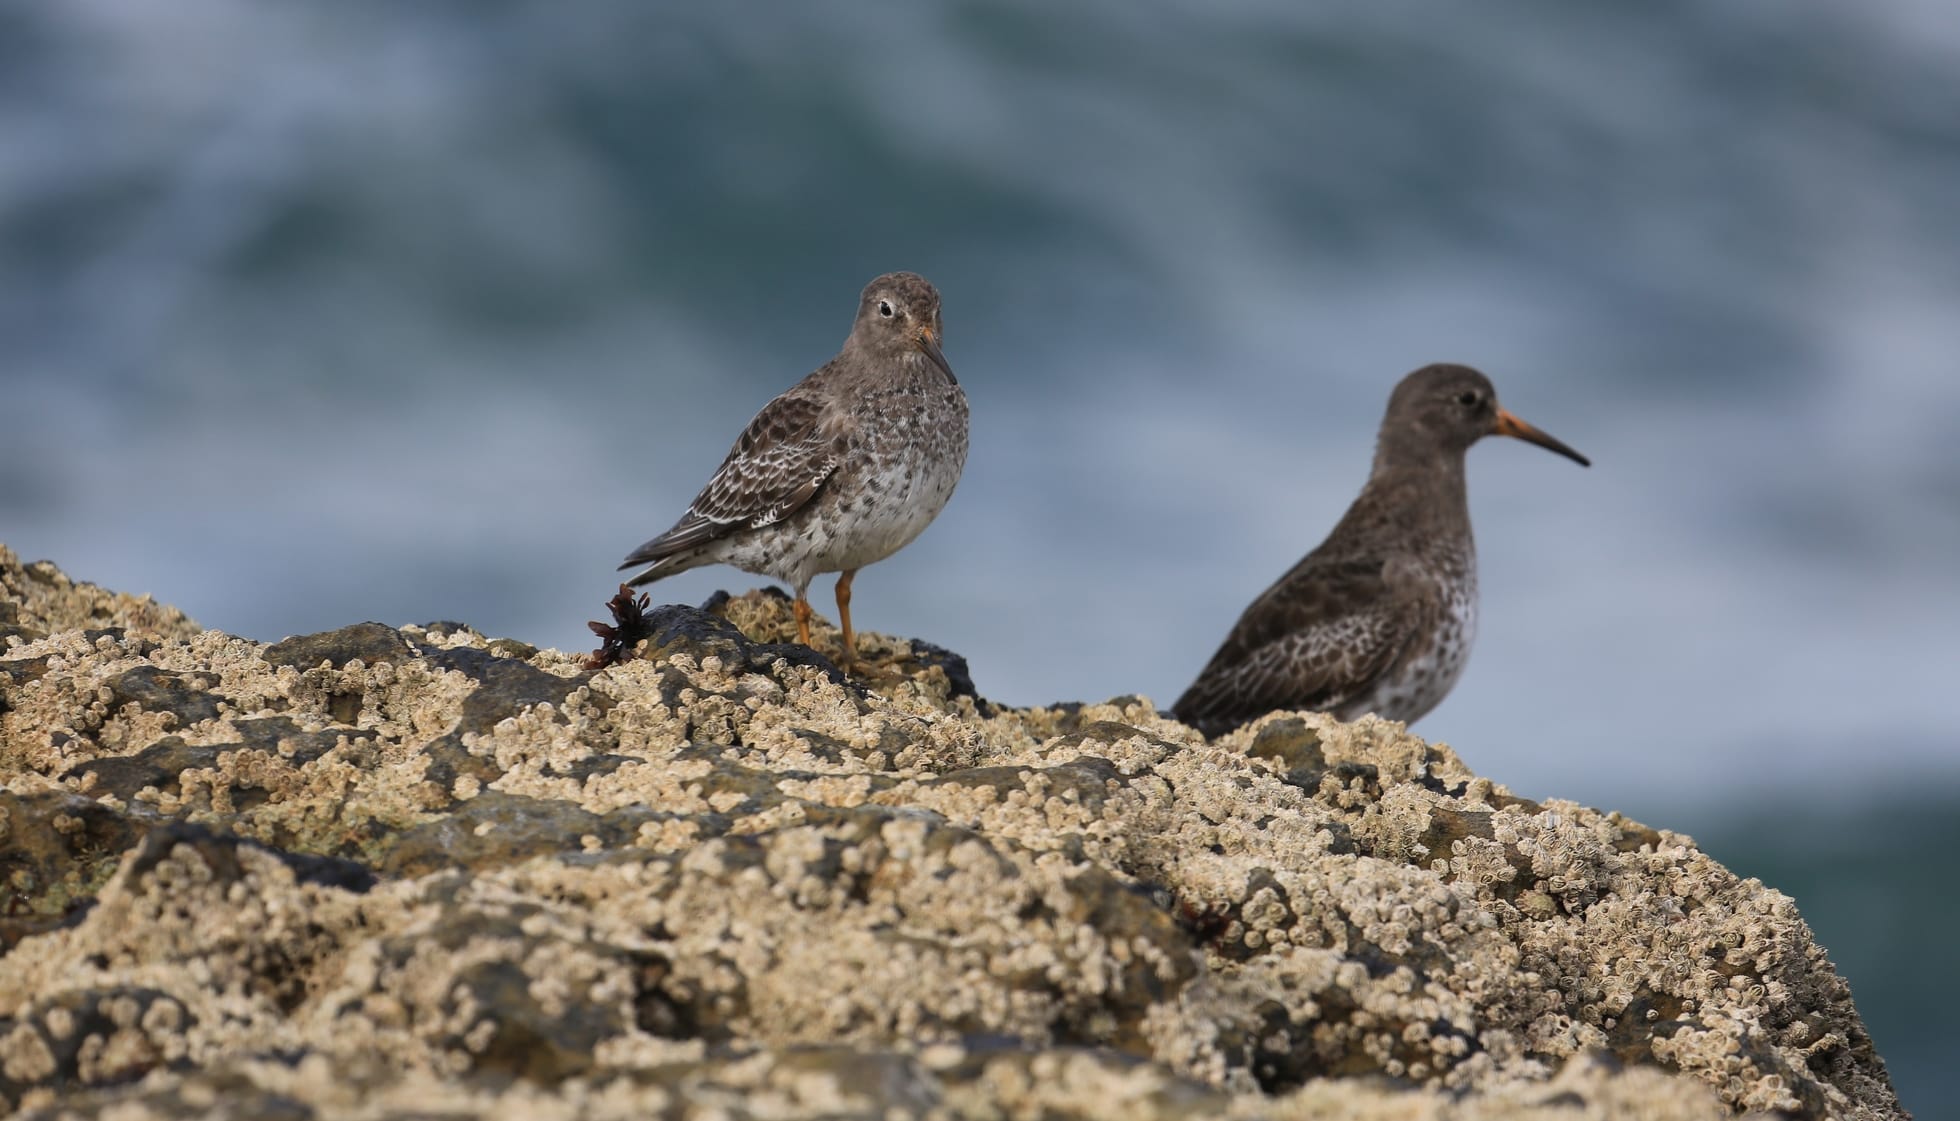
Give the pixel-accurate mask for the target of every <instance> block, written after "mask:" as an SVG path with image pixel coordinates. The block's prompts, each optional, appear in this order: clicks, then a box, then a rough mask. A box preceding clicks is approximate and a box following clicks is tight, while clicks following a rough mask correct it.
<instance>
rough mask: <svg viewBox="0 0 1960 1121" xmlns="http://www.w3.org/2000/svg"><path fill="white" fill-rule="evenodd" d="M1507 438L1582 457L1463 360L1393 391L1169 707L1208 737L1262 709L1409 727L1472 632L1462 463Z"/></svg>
mask: <svg viewBox="0 0 1960 1121" xmlns="http://www.w3.org/2000/svg"><path fill="white" fill-rule="evenodd" d="M1493 434H1495V435H1499V436H1515V437H1517V438H1518V439H1521V440H1528V441H1530V442H1531V443H1534V444H1537V445H1538V446H1539V447H1542V448H1548V449H1550V450H1552V451H1555V452H1557V453H1558V454H1560V455H1562V456H1565V457H1566V458H1568V459H1572V460H1576V461H1577V462H1578V463H1580V464H1581V465H1582V466H1588V467H1589V466H1591V462H1590V461H1589V460H1587V459H1586V457H1585V456H1582V455H1580V454H1579V453H1578V452H1576V451H1573V450H1572V449H1571V448H1569V447H1567V446H1565V445H1564V444H1562V443H1560V442H1559V441H1558V440H1556V439H1553V438H1552V437H1551V436H1549V435H1547V434H1545V433H1544V432H1541V431H1539V430H1538V429H1536V428H1534V427H1532V426H1531V425H1529V424H1526V423H1525V422H1524V421H1522V420H1519V419H1518V418H1517V417H1516V416H1513V415H1512V414H1511V413H1509V412H1507V411H1505V410H1504V409H1502V408H1500V407H1499V406H1498V404H1497V391H1496V390H1495V389H1494V388H1492V386H1491V384H1490V379H1488V378H1486V377H1484V375H1482V374H1480V373H1478V372H1477V371H1475V370H1472V369H1470V368H1469V367H1467V366H1450V365H1436V366H1424V367H1423V368H1422V369H1420V370H1417V371H1416V372H1414V373H1412V374H1410V375H1409V376H1407V377H1405V378H1403V379H1402V381H1401V382H1400V384H1398V385H1396V387H1395V391H1394V393H1392V394H1390V396H1389V399H1388V414H1387V415H1386V416H1385V417H1383V418H1382V426H1381V432H1380V434H1379V435H1378V436H1377V437H1376V442H1375V465H1374V470H1373V471H1372V472H1371V473H1370V474H1369V476H1368V482H1367V485H1366V486H1363V487H1362V488H1361V494H1360V496H1359V497H1357V498H1356V499H1355V500H1354V504H1353V505H1351V506H1349V507H1348V511H1347V513H1346V514H1345V515H1344V516H1343V517H1342V518H1341V520H1340V523H1339V524H1338V525H1336V526H1335V527H1334V531H1333V532H1332V533H1330V534H1328V535H1327V540H1325V541H1323V542H1321V543H1320V547H1319V548H1317V549H1315V550H1314V551H1313V552H1311V553H1308V554H1307V555H1306V557H1305V558H1304V559H1302V560H1301V561H1300V563H1298V564H1296V565H1294V566H1293V568H1292V569H1291V570H1290V571H1288V572H1287V574H1286V575H1284V576H1282V577H1280V578H1279V580H1278V582H1277V583H1275V584H1273V586H1272V587H1270V588H1267V589H1266V590H1265V592H1263V593H1262V594H1261V595H1260V596H1259V598H1258V599H1255V600H1253V601H1252V605H1251V606H1250V607H1247V608H1246V609H1245V613H1244V614H1243V615H1241V616H1239V621H1238V623H1237V625H1235V626H1234V627H1233V628H1232V632H1231V634H1229V635H1227V636H1226V638H1225V643H1224V645H1222V646H1220V647H1219V648H1218V653H1216V654H1214V655H1212V659H1211V661H1210V663H1209V664H1207V665H1206V666H1205V668H1204V670H1203V671H1202V672H1200V673H1199V674H1198V679H1197V680H1196V681H1194V682H1192V683H1191V687H1190V688H1189V689H1186V690H1185V691H1184V695H1183V696H1182V697H1179V698H1178V700H1177V704H1176V705H1174V706H1172V709H1171V711H1172V712H1173V713H1174V714H1175V715H1176V716H1177V718H1178V719H1179V720H1182V721H1183V722H1184V723H1186V724H1189V725H1191V726H1192V727H1195V728H1197V729H1199V730H1200V731H1202V732H1204V733H1205V734H1206V735H1217V734H1218V733H1220V732H1224V731H1229V730H1230V729H1232V728H1236V727H1238V726H1239V725H1240V724H1243V723H1245V722H1247V721H1249V720H1252V719H1254V718H1256V717H1259V716H1262V715H1264V714H1266V713H1268V712H1271V711H1273V710H1275V709H1311V710H1315V711H1319V712H1326V713H1330V714H1332V715H1333V716H1334V717H1336V718H1337V719H1341V720H1352V719H1354V718H1355V717H1357V716H1360V715H1362V714H1363V713H1369V712H1372V713H1375V714H1376V715H1378V716H1383V717H1386V718H1388V719H1391V720H1400V721H1404V722H1412V721H1414V720H1416V719H1417V718H1418V717H1420V716H1422V715H1423V714H1424V713H1427V712H1428V711H1429V710H1430V709H1432V708H1435V707H1436V705H1437V704H1438V703H1440V702H1441V701H1442V699H1443V698H1444V697H1445V696H1446V695H1448V693H1449V691H1450V687H1451V686H1452V685H1454V684H1456V679H1457V676H1458V675H1459V674H1461V673H1462V672H1463V665H1464V662H1465V661H1467V660H1468V658H1469V654H1470V642H1471V639H1472V637H1473V636H1474V635H1475V633H1476V629H1477V551H1476V545H1475V543H1474V542H1473V541H1472V539H1471V535H1470V507H1469V502H1468V499H1467V495H1466V492H1465V489H1464V478H1463V459H1464V453H1466V452H1468V451H1469V450H1470V445H1472V444H1474V443H1476V442H1477V441H1478V440H1480V439H1482V438H1483V437H1485V436H1488V435H1493Z"/></svg>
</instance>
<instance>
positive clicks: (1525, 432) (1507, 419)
mask: <svg viewBox="0 0 1960 1121" xmlns="http://www.w3.org/2000/svg"><path fill="white" fill-rule="evenodd" d="M1490 430H1491V431H1492V432H1495V433H1497V434H1498V435H1499V436H1516V437H1517V438H1518V439H1520V440H1525V441H1528V442H1530V443H1533V444H1537V445H1538V446H1539V447H1541V448H1544V449H1545V450H1547V451H1555V452H1557V453H1559V454H1560V455H1562V456H1564V457H1565V458H1567V459H1569V460H1571V461H1572V462H1574V463H1577V464H1578V465H1579V466H1581V467H1591V466H1592V460H1590V459H1587V458H1586V457H1585V456H1583V455H1580V454H1579V453H1578V452H1575V451H1573V450H1572V449H1571V448H1568V447H1566V446H1565V445H1564V444H1563V443H1562V442H1560V441H1559V439H1558V437H1556V436H1553V435H1552V434H1550V433H1549V432H1545V431H1542V430H1540V429H1537V428H1534V427H1532V426H1531V425H1529V424H1526V423H1525V422H1524V421H1521V420H1519V419H1518V418H1517V416H1516V415H1515V414H1513V413H1512V412H1510V411H1509V410H1506V409H1499V410H1497V419H1496V420H1495V421H1493V422H1492V423H1491V426H1490Z"/></svg>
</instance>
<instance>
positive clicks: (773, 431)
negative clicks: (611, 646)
mask: <svg viewBox="0 0 1960 1121" xmlns="http://www.w3.org/2000/svg"><path fill="white" fill-rule="evenodd" d="M828 428H829V426H828V425H827V424H826V423H825V410H824V407H823V404H822V403H821V402H819V401H816V400H813V399H811V398H809V397H804V396H800V395H798V394H797V392H796V390H794V389H792V390H790V391H789V392H788V393H785V394H783V395H782V396H780V397H778V398H776V399H775V400H773V401H771V402H769V403H768V404H767V405H764V406H763V407H762V411H761V412H759V413H757V414H756V415H755V419H754V420H751V421H749V426H748V428H746V429H744V430H743V432H742V435H741V438H739V439H737V440H736V441H735V446H734V447H732V448H730V449H729V450H728V457H727V458H726V459H723V460H722V461H721V466H720V467H719V468H718V469H716V471H715V473H714V475H713V477H711V478H710V479H709V480H708V483H707V485H706V486H704V487H702V488H701V493H700V494H697V495H695V496H694V501H693V502H690V503H688V507H687V513H685V514H683V515H681V519H680V520H679V521H677V522H675V523H674V525H673V528H671V529H669V530H668V531H667V532H665V533H663V534H661V535H660V536H658V537H656V538H654V539H653V540H651V541H649V542H647V543H646V544H644V545H641V546H640V547H639V548H637V549H635V550H633V552H632V555H630V556H628V557H627V558H626V560H625V562H624V563H622V564H621V565H620V566H619V567H621V568H631V567H632V566H634V565H636V564H645V563H647V562H648V561H657V560H659V559H661V558H662V557H668V556H673V555H674V554H676V553H680V552H683V551H685V550H688V549H692V548H695V547H697V546H700V545H705V544H707V543H708V542H710V541H713V540H715V539H716V538H719V537H724V536H726V535H728V534H730V533H733V532H735V531H737V530H740V529H753V528H759V527H761V526H765V525H769V524H771V523H773V522H779V521H781V520H783V519H784V518H787V517H789V516H790V515H791V514H794V513H795V512H796V511H798V510H800V509H802V508H803V507H804V506H805V505H807V504H808V503H809V501H810V499H812V498H814V497H815V496H816V494H817V492H818V491H819V490H821V489H823V485H824V483H825V482H827V481H828V480H829V479H830V476H831V475H832V474H833V473H835V472H836V470H837V463H838V455H837V450H836V446H835V445H836V441H835V438H834V435H833V434H832V433H831V432H830V431H829V430H828Z"/></svg>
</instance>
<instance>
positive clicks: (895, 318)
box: [851, 272, 959, 381]
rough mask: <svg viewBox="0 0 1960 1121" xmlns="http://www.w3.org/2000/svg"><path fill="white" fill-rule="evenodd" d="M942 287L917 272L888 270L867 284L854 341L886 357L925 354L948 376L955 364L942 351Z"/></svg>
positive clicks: (853, 337) (950, 374)
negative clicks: (940, 347) (940, 294)
mask: <svg viewBox="0 0 1960 1121" xmlns="http://www.w3.org/2000/svg"><path fill="white" fill-rule="evenodd" d="M940 338H941V334H940V325H939V291H938V289H936V288H934V287H933V286H932V284H931V282H929V281H928V280H926V278H925V277H923V276H920V275H919V274H918V273H914V272H888V273H886V274H885V275H883V276H881V277H879V278H878V279H876V280H874V281H872V282H871V283H870V284H867V285H865V286H864V296H863V298H862V299H861V300H860V301H859V303H858V314H857V323H856V324H855V325H853V326H852V328H851V341H852V342H853V343H855V344H856V345H857V346H859V347H861V348H863V349H864V350H866V351H869V352H870V353H872V354H877V355H880V356H885V357H903V356H908V355H923V356H924V357H925V358H926V359H927V360H928V361H930V362H931V363H932V364H933V365H934V366H937V367H938V368H939V370H940V372H942V373H944V374H945V375H946V376H947V378H949V379H951V380H954V381H958V380H959V379H957V378H954V377H953V368H952V367H951V366H948V365H947V364H946V356H945V355H944V354H943V353H941V352H940V349H939V343H940Z"/></svg>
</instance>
